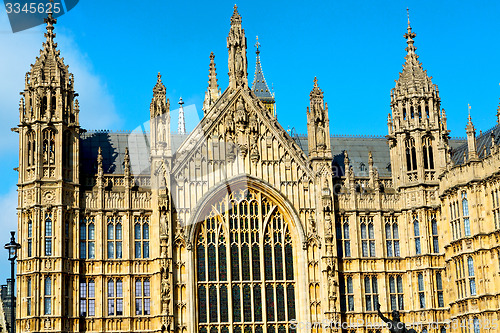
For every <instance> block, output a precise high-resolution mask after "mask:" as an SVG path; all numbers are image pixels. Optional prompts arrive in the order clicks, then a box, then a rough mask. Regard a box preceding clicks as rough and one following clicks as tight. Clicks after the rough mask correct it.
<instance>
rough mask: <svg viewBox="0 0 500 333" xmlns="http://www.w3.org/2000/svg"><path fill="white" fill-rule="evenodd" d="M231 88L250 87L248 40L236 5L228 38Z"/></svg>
mask: <svg viewBox="0 0 500 333" xmlns="http://www.w3.org/2000/svg"><path fill="white" fill-rule="evenodd" d="M227 50H228V55H229V56H228V67H229V86H230V87H231V88H233V89H235V88H237V87H240V86H242V87H248V77H247V65H248V64H247V39H246V37H245V30H244V29H242V27H241V16H240V14H239V13H238V7H237V6H236V5H234V11H233V16H232V17H231V29H230V30H229V35H228V37H227Z"/></svg>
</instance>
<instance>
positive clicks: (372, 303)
mask: <svg viewBox="0 0 500 333" xmlns="http://www.w3.org/2000/svg"><path fill="white" fill-rule="evenodd" d="M364 281H365V283H364V285H365V307H366V311H375V309H376V306H377V303H378V285H377V277H376V276H372V277H369V276H365V280H364Z"/></svg>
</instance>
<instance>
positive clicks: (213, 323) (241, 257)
mask: <svg viewBox="0 0 500 333" xmlns="http://www.w3.org/2000/svg"><path fill="white" fill-rule="evenodd" d="M225 207H227V211H225ZM226 226H227V227H226ZM196 261H197V270H196V272H197V284H198V288H197V291H198V319H199V325H200V329H199V330H200V332H207V333H208V332H212V331H214V332H221V333H222V332H229V329H228V327H226V326H225V325H227V323H229V321H232V322H233V323H234V324H233V332H239V333H245V332H252V333H262V332H263V331H264V327H267V332H272V331H273V330H274V332H276V331H277V332H292V331H290V330H289V329H290V327H289V325H290V321H291V320H292V319H295V318H296V309H295V307H296V304H295V280H294V277H295V273H294V267H295V264H294V261H293V242H292V236H291V234H290V231H289V225H288V223H287V221H286V220H285V219H284V215H283V212H282V211H281V210H280V208H279V207H278V206H276V205H274V204H272V203H271V202H270V201H269V200H268V199H267V198H265V197H264V196H263V195H262V194H261V193H255V192H249V191H241V192H238V193H232V194H230V195H228V196H227V197H226V198H225V199H224V200H223V201H222V202H221V203H219V204H217V205H214V207H212V211H211V212H210V213H209V215H208V216H207V217H206V219H205V221H204V222H203V223H201V224H200V226H199V231H198V236H197V241H196ZM230 305H231V307H230Z"/></svg>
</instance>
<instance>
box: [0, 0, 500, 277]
mask: <svg viewBox="0 0 500 333" xmlns="http://www.w3.org/2000/svg"><path fill="white" fill-rule="evenodd" d="M233 5H234V0H233V1H142V2H141V1H129V0H124V1H85V0H81V1H80V3H79V4H78V5H77V6H76V7H75V8H74V9H73V10H71V11H70V12H68V13H67V14H65V15H63V16H61V17H60V18H59V19H58V23H57V25H56V29H55V32H56V34H57V36H56V41H57V42H58V47H59V49H60V50H61V55H62V56H63V57H64V58H65V63H66V64H67V65H69V70H70V71H71V72H72V73H74V74H75V86H76V90H77V92H78V93H79V94H80V97H79V99H80V106H81V111H80V122H81V126H82V127H83V128H85V129H110V130H133V129H134V128H136V127H137V126H140V125H141V124H142V123H144V122H145V121H147V120H148V119H149V103H150V101H151V97H152V89H153V86H154V84H155V82H156V74H157V73H158V72H161V73H162V75H163V82H164V83H165V85H166V86H167V97H168V98H170V101H171V105H172V108H175V107H176V105H177V104H176V103H177V101H178V100H179V97H181V96H182V98H183V99H184V101H185V107H186V108H187V109H188V110H191V111H190V112H188V114H187V115H188V119H187V124H188V126H187V127H188V130H190V129H192V128H193V127H194V126H195V125H196V122H197V121H198V118H197V116H196V113H194V112H193V111H194V110H197V112H198V114H201V113H202V111H201V107H202V103H203V98H204V92H205V90H206V88H207V81H208V65H209V55H210V52H211V51H213V52H214V53H215V61H216V65H217V74H218V79H219V85H220V87H221V89H222V91H224V89H225V88H226V87H227V84H228V77H227V72H228V68H227V48H226V37H227V34H228V31H229V24H230V17H231V15H232V12H233ZM237 5H238V10H239V13H240V14H241V16H242V19H243V27H244V29H245V32H246V36H247V45H248V50H247V56H248V69H249V73H248V74H249V82H252V81H253V75H254V70H255V48H254V47H253V45H254V44H255V37H256V36H257V35H258V36H259V42H260V44H261V49H260V50H261V62H262V67H263V71H264V74H265V78H266V80H267V83H268V84H269V86H270V88H271V86H272V87H273V88H274V92H275V94H276V105H277V113H278V120H279V122H280V123H281V125H282V126H283V127H284V128H285V129H287V128H288V127H290V128H295V130H296V132H298V133H301V134H305V133H306V107H307V106H308V104H309V92H310V91H311V89H312V86H313V78H314V77H315V76H317V77H318V81H319V85H320V87H321V89H323V91H324V94H325V101H326V102H328V104H329V116H330V131H331V133H332V134H357V135H381V136H383V135H386V134H387V114H388V113H389V112H390V91H391V89H392V88H393V87H394V85H395V83H394V80H396V79H397V78H398V75H399V74H398V73H399V71H400V70H401V69H402V64H403V63H404V56H405V47H406V43H405V42H406V41H405V39H404V38H403V34H404V33H405V32H406V26H407V18H406V8H407V7H409V8H410V19H411V24H412V28H413V31H414V32H416V33H417V37H416V39H415V45H416V47H417V54H418V55H419V56H420V61H421V62H422V63H423V66H424V69H426V70H427V72H428V74H429V75H431V76H433V83H435V84H437V85H438V87H439V92H440V96H441V106H442V107H443V108H445V109H446V112H447V115H448V126H449V129H450V130H451V135H452V136H458V137H463V136H465V125H466V121H467V104H468V103H470V105H471V114H472V119H473V122H474V124H475V126H476V129H477V131H478V134H479V130H483V131H485V130H487V129H489V128H491V127H492V126H494V125H495V124H496V109H497V107H498V104H499V97H500V86H499V82H500V62H499V61H498V57H499V54H500V46H499V40H500V37H499V36H498V32H499V31H500V20H498V17H499V14H500V2H499V1H456V0H455V1H448V0H442V1H415V0H413V1H300V2H299V1H261V0H254V1H239V2H238V3H237ZM44 30H45V29H44V27H43V26H39V27H35V28H32V29H30V30H27V31H23V32H19V33H16V34H13V33H12V32H11V29H10V25H9V23H8V19H7V15H6V13H5V12H4V11H3V10H2V11H0V45H1V48H2V49H1V51H0V136H1V137H0V159H1V160H2V163H1V164H0V174H1V175H2V177H1V179H0V209H1V211H2V214H1V215H2V218H1V220H0V223H1V225H2V230H3V233H1V234H0V244H4V243H7V242H8V240H9V233H8V231H9V230H17V229H16V225H17V218H16V215H15V212H16V206H17V192H16V181H17V173H16V172H15V171H13V168H15V167H16V166H17V164H18V136H17V134H16V133H12V132H11V131H10V128H12V127H15V126H16V125H17V124H18V121H19V118H18V108H19V107H18V105H19V98H20V96H19V92H20V91H21V90H23V88H24V75H25V73H26V72H27V71H28V70H29V69H30V66H29V65H30V64H32V63H34V62H35V57H36V56H37V55H38V52H39V49H40V48H41V46H42V42H43V41H44V40H45V38H44V37H43V32H44ZM172 121H173V122H174V123H173V124H172V128H173V129H174V130H175V129H176V128H177V123H176V121H177V116H176V115H175V111H173V116H172ZM6 258H7V251H6V250H3V249H2V250H0V263H1V264H0V283H2V284H3V283H5V279H6V278H7V277H8V275H9V274H10V273H9V266H8V261H7V260H6Z"/></svg>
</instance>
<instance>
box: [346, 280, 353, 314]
mask: <svg viewBox="0 0 500 333" xmlns="http://www.w3.org/2000/svg"><path fill="white" fill-rule="evenodd" d="M346 291H347V310H348V311H354V286H353V284H352V276H348V277H347V279H346Z"/></svg>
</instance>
